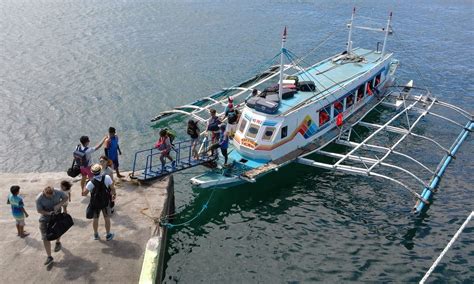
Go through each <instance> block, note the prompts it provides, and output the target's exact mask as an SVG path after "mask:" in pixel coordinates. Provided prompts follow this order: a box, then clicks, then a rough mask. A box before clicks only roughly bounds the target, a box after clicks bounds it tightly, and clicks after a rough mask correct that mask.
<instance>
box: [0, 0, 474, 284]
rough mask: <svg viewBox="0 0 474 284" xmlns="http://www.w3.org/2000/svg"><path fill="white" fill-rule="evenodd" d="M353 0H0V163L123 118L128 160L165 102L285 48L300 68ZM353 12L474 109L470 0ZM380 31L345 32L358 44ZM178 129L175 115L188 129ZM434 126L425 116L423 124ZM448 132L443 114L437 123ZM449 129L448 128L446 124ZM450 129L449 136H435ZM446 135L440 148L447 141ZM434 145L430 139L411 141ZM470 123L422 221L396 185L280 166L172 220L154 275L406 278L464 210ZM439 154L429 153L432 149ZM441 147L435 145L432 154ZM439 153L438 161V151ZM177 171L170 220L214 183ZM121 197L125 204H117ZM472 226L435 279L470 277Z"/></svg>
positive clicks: (45, 166)
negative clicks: (388, 28)
mask: <svg viewBox="0 0 474 284" xmlns="http://www.w3.org/2000/svg"><path fill="white" fill-rule="evenodd" d="M353 5H354V3H353V2H352V1H329V0H322V1H311V0H309V1H280V0H276V1H148V0H147V1H144V0H143V1H110V0H102V1H98V0H89V1H88V0H82V1H59V0H42V1H26V0H15V1H13V0H6V1H1V2H0V11H1V12H0V66H1V68H0V98H1V103H0V121H1V122H2V123H1V124H0V134H1V135H0V171H1V172H35V171H40V172H45V171H65V170H66V169H67V167H68V166H70V163H71V162H72V151H73V150H74V148H75V146H76V145H77V143H79V141H78V140H79V137H80V136H81V135H88V136H89V137H90V138H91V144H92V145H95V144H97V142H99V141H100V139H101V138H102V137H103V136H104V135H106V132H107V129H108V127H109V126H114V127H116V128H117V134H118V136H119V138H120V144H121V148H122V149H123V152H124V153H123V155H122V156H121V157H120V159H121V168H122V169H123V170H130V169H131V164H132V159H133V154H134V151H137V150H139V149H146V148H148V147H151V146H152V145H153V143H154V142H155V140H156V139H157V137H158V129H154V128H152V127H150V126H151V123H150V122H149V120H150V119H151V118H152V117H154V116H155V115H156V114H158V113H159V112H160V111H163V110H166V109H169V108H172V107H174V106H177V105H180V104H185V103H188V102H191V101H193V100H195V99H197V98H200V97H202V96H206V95H209V94H211V93H214V92H216V91H218V90H220V89H221V88H225V87H229V86H232V85H233V84H235V83H238V82H241V81H242V80H245V79H247V78H250V77H251V76H253V75H254V74H255V73H256V72H258V71H262V70H263V69H264V68H265V67H267V66H266V64H267V63H268V60H269V59H271V58H272V57H273V56H274V55H275V54H277V53H278V51H279V47H280V37H281V32H282V30H283V27H284V26H287V27H288V40H287V47H288V49H290V50H291V51H293V52H294V53H295V54H297V55H300V56H304V55H305V54H306V53H307V52H308V51H311V50H312V49H313V48H314V47H315V46H317V45H318V44H319V43H321V42H323V41H325V40H326V39H328V40H327V41H326V42H325V44H324V45H322V46H321V47H320V48H318V49H316V50H314V51H312V53H311V54H310V55H309V56H308V57H307V58H306V59H305V61H306V62H307V63H308V64H312V63H314V62H316V61H317V60H320V59H324V58H326V57H328V56H331V55H333V54H335V53H337V52H341V51H342V50H344V49H345V42H346V40H347V28H346V26H345V24H346V23H347V22H348V19H349V18H350V13H351V10H352V6H353ZM355 5H356V6H357V16H358V17H356V21H357V22H356V24H358V25H364V24H365V25H370V26H374V27H381V26H385V24H386V19H387V16H388V14H389V12H390V11H393V13H394V16H393V30H394V35H393V36H391V37H389V41H388V45H387V50H388V51H389V52H394V53H395V57H396V58H397V59H399V60H400V62H401V66H400V68H399V71H398V75H399V77H400V80H399V81H400V82H405V81H407V80H409V79H414V80H415V85H418V86H419V85H422V86H427V87H428V88H429V89H430V90H431V91H432V93H433V94H434V95H436V96H438V97H439V98H441V99H442V100H444V101H447V102H450V103H453V104H456V105H459V106H463V107H465V108H466V109H468V110H469V111H471V112H472V111H473V110H474V105H473V102H474V98H473V90H474V87H473V86H474V84H473V79H472V78H473V75H474V74H473V71H472V70H474V68H473V67H474V64H473V57H472V46H473V44H474V36H473V29H472V27H473V26H474V25H473V20H472V19H473V16H474V12H473V3H472V1H453V2H451V1H441V0H437V1H416V2H413V1H411V2H410V1H375V0H364V1H357V3H355ZM382 40H383V35H382V34H374V33H370V32H361V31H355V32H354V37H353V41H354V47H357V46H361V47H367V48H376V42H377V41H382ZM183 127H184V125H183ZM428 128H429V127H427V129H428ZM430 128H433V129H434V130H439V131H438V133H439V136H440V137H441V138H442V139H443V141H448V142H449V141H453V140H454V138H455V135H456V132H457V131H450V132H448V133H447V134H449V135H447V134H446V135H444V134H443V133H445V131H444V124H442V123H440V122H439V121H435V122H432V123H431V125H430ZM453 135H454V136H453ZM445 136H446V137H445ZM446 146H448V145H446ZM402 149H403V150H406V151H410V150H413V149H415V150H416V152H418V154H421V155H422V156H425V157H426V156H427V157H430V156H429V155H430V154H429V153H432V152H433V151H436V149H435V148H434V147H433V146H432V145H430V144H428V143H424V142H420V141H411V144H409V145H405V146H403V147H402ZM472 149H473V142H472V135H471V136H469V137H468V139H467V142H466V143H465V144H464V145H463V146H462V147H461V149H460V152H459V154H458V155H457V158H456V160H454V161H453V163H452V164H451V165H450V167H449V168H448V170H447V172H446V175H445V177H444V178H443V180H442V181H441V185H440V192H439V193H438V194H437V195H436V199H435V201H434V205H433V206H431V208H430V210H429V211H428V213H427V214H426V215H424V216H423V217H418V218H417V217H414V216H412V215H411V213H410V210H411V207H412V205H413V202H414V201H413V198H412V196H411V195H410V194H408V193H407V192H406V191H405V190H403V189H402V188H400V187H398V186H397V185H395V184H392V183H390V182H386V181H381V180H376V179H373V178H365V177H357V176H351V175H346V174H340V173H333V172H327V171H323V170H317V169H313V168H308V167H305V166H301V165H291V166H288V167H286V168H284V169H282V170H281V171H279V172H278V173H275V174H271V175H269V176H267V177H265V178H263V179H262V180H260V181H259V182H258V183H256V184H251V185H243V186H239V187H236V188H233V189H228V190H218V191H215V192H214V194H213V196H212V198H211V200H210V201H209V208H208V209H207V210H205V211H204V213H203V214H202V215H201V216H200V217H199V218H198V219H196V220H195V221H194V222H192V223H191V224H190V225H188V226H185V227H178V228H174V229H171V230H170V238H169V246H168V248H167V256H166V271H165V275H164V280H165V281H166V282H169V283H173V282H176V281H177V282H183V283H195V282H213V283H216V282H222V281H224V280H225V281H227V282H239V283H256V282H259V283H272V282H276V283H281V282H292V283H295V282H305V283H306V282H318V281H321V282H367V281H375V282H392V281H393V282H416V281H419V280H420V279H421V278H422V276H423V275H424V273H425V272H426V271H427V270H428V268H429V267H430V265H431V264H432V262H433V261H434V260H435V259H436V257H437V256H438V255H439V253H440V252H441V250H442V249H443V248H444V247H445V245H446V244H447V243H448V242H449V240H450V238H451V237H452V235H453V234H454V232H455V231H456V230H457V229H458V228H459V226H460V224H461V223H462V222H463V220H464V219H465V218H466V216H467V215H468V214H469V212H470V211H471V210H472V209H473V202H472V200H473V189H474V186H473V183H474V179H473V177H472V172H473V170H474V163H473V162H472V161H473V158H474V155H473V154H472V153H473V151H472ZM438 154H439V153H438ZM437 157H438V158H439V157H440V156H439V155H438V156H437ZM433 160H435V159H434V158H433ZM201 172H202V169H194V170H188V171H187V172H184V173H182V174H177V175H175V180H176V181H177V185H176V203H177V206H178V211H179V212H180V214H179V215H178V219H177V220H176V221H181V222H184V221H186V220H188V219H190V218H192V217H193V216H195V215H196V214H197V213H198V212H199V211H200V210H201V208H202V205H203V204H204V203H205V202H207V201H208V200H209V197H210V195H211V192H212V191H211V190H204V191H198V190H192V189H191V187H190V185H189V184H188V178H190V177H192V176H193V175H195V174H199V173H201ZM118 206H120V205H119V204H118ZM473 234H474V229H473V225H472V224H470V225H469V226H468V227H467V228H466V229H465V231H464V233H463V234H462V235H461V237H460V238H459V239H458V241H457V242H456V243H455V244H454V246H453V247H452V249H451V250H450V251H449V253H448V254H446V256H445V258H444V259H443V260H442V262H441V263H440V265H439V267H438V268H437V269H436V270H435V271H434V273H433V275H432V277H431V278H430V280H435V281H437V282H465V283H469V282H472V281H474V273H473V271H474V267H473V263H474V249H473V248H474V246H473Z"/></svg>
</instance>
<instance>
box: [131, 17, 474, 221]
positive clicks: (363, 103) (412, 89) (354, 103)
mask: <svg viewBox="0 0 474 284" xmlns="http://www.w3.org/2000/svg"><path fill="white" fill-rule="evenodd" d="M354 16H355V8H354V9H353V11H352V16H351V19H350V22H349V23H348V28H349V33H348V40H347V45H346V47H345V49H344V50H343V51H342V52H339V53H337V54H335V55H334V56H331V57H329V58H326V59H324V60H322V61H320V62H317V63H315V64H312V65H310V66H309V67H303V66H302V63H303V62H304V58H300V57H297V56H296V55H295V54H293V53H292V52H291V51H289V50H288V49H287V48H286V46H285V45H286V40H287V36H288V30H287V28H286V27H285V28H284V31H283V33H282V38H281V49H280V52H279V54H278V55H277V56H276V57H279V59H280V60H279V61H280V62H279V64H278V65H272V66H270V67H269V68H268V69H267V70H265V71H263V72H261V73H260V74H257V75H255V76H254V77H252V78H250V79H248V80H245V81H244V82H241V83H239V84H237V85H236V86H234V87H231V88H228V89H224V90H222V91H220V92H218V93H216V94H213V95H211V96H208V97H204V98H202V99H200V100H197V101H195V102H193V103H191V104H188V105H184V106H180V107H176V108H175V109H173V110H170V111H164V112H162V113H160V114H158V115H157V116H156V117H154V118H153V119H152V121H153V122H155V123H162V122H163V121H164V120H166V119H169V118H172V117H176V116H185V117H190V118H193V119H195V120H197V121H198V122H201V123H206V121H207V118H208V111H209V109H211V108H218V109H219V113H220V114H221V115H222V113H223V109H224V107H225V106H226V105H227V100H228V98H229V97H232V98H233V99H234V101H236V103H235V105H236V108H237V109H239V110H240V117H239V120H238V123H237V125H236V130H235V133H233V139H232V143H231V150H230V152H229V160H230V161H231V162H230V163H229V165H218V166H217V168H213V169H209V170H208V171H207V172H205V173H204V174H201V175H198V176H195V177H193V178H191V179H190V182H191V184H192V185H193V186H194V187H196V188H216V187H219V188H228V187H231V186H235V185H238V184H242V183H247V182H251V183H254V182H257V180H258V179H260V178H261V177H262V176H265V175H267V174H271V173H273V172H275V171H278V170H279V169H280V168H281V167H284V166H287V165H289V164H291V163H300V164H303V165H308V166H312V167H316V168H322V169H327V170H332V171H342V172H345V173H351V174H359V175H365V176H372V177H377V178H382V179H387V180H390V181H392V182H394V183H396V184H398V185H399V186H400V187H402V188H404V189H406V190H408V191H409V192H410V193H411V194H412V195H413V196H414V198H415V199H416V203H415V206H414V211H416V212H417V213H419V212H421V211H422V210H423V209H425V208H426V207H427V205H429V204H430V200H431V198H432V193H433V192H434V191H435V189H436V188H437V186H438V184H439V180H440V178H441V176H442V175H443V174H444V171H445V169H446V167H447V164H449V162H450V161H451V159H452V157H454V155H455V153H456V152H457V150H458V149H459V147H460V145H461V144H462V143H463V141H464V140H465V139H466V138H467V135H468V133H470V132H472V128H473V126H474V124H473V119H472V114H470V113H469V112H467V111H465V110H463V109H461V108H459V107H457V106H454V105H450V104H447V103H444V102H441V101H439V100H438V99H437V98H435V97H434V96H433V95H432V94H431V92H430V91H429V90H427V89H424V88H418V87H416V86H414V82H413V81H409V82H408V83H406V84H403V85H398V84H397V81H396V71H397V68H398V66H399V61H398V60H397V59H395V58H394V54H393V53H390V52H387V48H386V47H387V39H388V37H389V35H391V34H392V33H393V29H392V26H391V21H392V13H390V15H389V17H388V20H387V23H386V25H385V26H384V27H382V28H374V27H365V26H356V25H354ZM355 29H362V30H368V31H374V32H381V33H383V34H384V39H383V43H382V45H381V48H379V46H380V45H379V44H378V43H377V45H376V47H377V48H376V49H366V48H361V47H358V48H354V47H353V42H352V34H353V31H354V30H355ZM379 107H385V108H391V109H393V110H394V113H393V116H392V117H391V118H390V119H389V120H388V121H387V122H385V123H383V124H376V123H370V122H367V120H366V118H367V117H368V116H369V115H370V113H372V112H373V111H374V110H376V109H377V108H379ZM434 107H443V108H446V109H448V110H450V111H453V112H455V113H456V114H458V115H460V116H461V117H462V118H463V119H467V120H468V122H467V124H460V123H458V122H456V121H454V120H453V119H451V118H448V117H446V116H443V115H441V114H437V113H436V112H433V110H432V108H434ZM413 113H415V114H416V115H417V116H416V117H414V118H413V119H410V116H411V115H412V114H413ZM409 114H410V115H409ZM427 115H432V116H435V117H437V118H440V119H442V120H443V121H444V122H447V123H450V124H454V125H455V126H456V127H457V126H461V127H462V131H461V133H460V135H459V137H458V138H457V139H456V140H455V141H454V143H453V145H452V146H451V147H450V148H447V147H444V146H442V145H441V144H440V143H438V142H437V141H435V140H434V139H432V138H429V137H427V136H424V135H421V134H416V133H415V132H414V129H415V127H416V126H417V125H418V123H419V122H420V121H421V120H422V119H423V118H424V117H425V116H427ZM405 117H406V120H407V123H405V124H403V123H402V124H400V123H398V124H394V123H395V122H397V121H399V120H400V119H405ZM357 127H364V128H366V129H370V130H371V131H373V132H372V133H369V134H368V136H367V137H365V138H361V139H359V141H358V142H356V141H355V140H354V134H355V133H356V131H355V128H357ZM387 133H396V134H397V135H399V136H401V138H400V139H396V140H395V142H394V143H393V145H392V146H388V147H387V146H380V145H374V144H371V143H370V142H371V141H373V139H374V138H375V137H377V136H380V135H384V134H387ZM409 136H411V137H413V136H414V137H417V138H419V139H424V140H427V141H429V142H430V143H433V144H434V145H436V147H438V148H439V149H440V150H441V151H442V152H443V153H445V156H444V157H443V158H442V160H441V162H440V164H439V165H438V167H437V168H436V169H431V168H430V167H428V166H426V165H425V164H423V163H421V162H419V161H418V160H417V159H416V158H414V157H412V156H410V155H407V154H404V153H401V152H399V151H397V149H396V147H397V146H398V145H399V144H400V143H401V142H403V141H404V140H405V139H406V138H407V137H409ZM330 144H338V145H342V146H344V147H347V149H348V150H347V151H346V152H345V153H336V152H331V151H327V150H325V147H327V146H328V145H330ZM209 145H210V142H209V137H208V133H203V139H202V140H201V142H200V153H201V156H200V158H199V159H197V160H196V159H192V158H191V144H190V142H189V141H182V142H180V143H179V145H178V146H175V150H176V160H177V165H175V166H174V167H169V166H166V167H163V168H162V169H158V168H157V167H158V166H156V165H154V164H153V157H155V159H154V160H155V161H156V160H157V159H156V155H159V151H156V150H154V149H147V150H143V151H141V152H137V154H136V156H135V160H134V166H133V173H135V172H137V173H138V174H137V175H136V177H138V178H139V179H142V180H147V179H153V178H159V177H162V176H165V175H168V174H171V173H174V172H177V171H180V170H185V169H188V168H190V167H194V166H199V165H209V164H210V163H212V162H214V163H215V162H216V161H219V160H220V159H219V157H218V156H217V155H214V156H210V155H208V154H206V153H207V152H208V148H209ZM361 150H364V151H366V152H367V151H372V152H374V153H377V155H378V156H377V155H373V156H364V155H362V154H360V151H361ZM140 153H142V154H143V153H144V155H145V156H144V157H143V158H142V161H145V160H146V161H145V162H142V163H144V165H145V166H142V167H137V163H138V162H137V161H138V160H139V154H140ZM314 155H320V156H325V157H327V158H330V159H335V162H334V163H327V162H321V161H318V160H317V159H314V158H312V157H313V156H314ZM393 155H395V156H399V157H403V158H406V159H408V160H409V161H411V162H412V163H414V164H415V165H417V166H419V167H421V168H422V169H423V170H426V171H428V172H429V173H430V176H429V180H427V179H426V178H425V179H423V178H420V177H418V176H417V175H415V174H414V173H413V172H411V171H408V170H406V169H405V168H404V167H403V166H397V165H394V164H390V163H388V162H387V158H388V157H389V156H390V157H391V156H393ZM145 157H146V158H145ZM357 163H359V164H362V165H363V166H360V165H359V166H356V165H355V164H357ZM218 164H219V163H218ZM382 167H386V168H389V170H396V171H400V172H401V173H403V174H404V175H405V176H407V177H409V178H411V179H413V180H414V181H415V182H416V183H421V185H422V186H421V187H422V189H423V190H422V193H421V194H418V193H417V191H416V189H415V188H416V187H419V185H415V186H413V185H411V184H408V183H407V182H405V181H404V180H403V181H402V180H400V179H397V178H394V177H392V176H391V175H390V174H382V173H380V172H379V171H378V169H379V168H382Z"/></svg>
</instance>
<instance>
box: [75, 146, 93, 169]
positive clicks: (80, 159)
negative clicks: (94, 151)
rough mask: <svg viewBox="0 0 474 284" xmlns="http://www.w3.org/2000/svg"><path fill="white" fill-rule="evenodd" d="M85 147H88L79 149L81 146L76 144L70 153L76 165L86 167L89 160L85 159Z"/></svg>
mask: <svg viewBox="0 0 474 284" xmlns="http://www.w3.org/2000/svg"><path fill="white" fill-rule="evenodd" d="M87 149H88V147H85V148H84V149H83V150H81V146H80V145H77V147H76V150H75V151H74V152H73V153H72V155H73V156H74V161H75V162H76V165H78V166H80V167H87V166H88V165H89V161H88V160H87V155H86V151H87Z"/></svg>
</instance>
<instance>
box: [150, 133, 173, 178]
mask: <svg viewBox="0 0 474 284" xmlns="http://www.w3.org/2000/svg"><path fill="white" fill-rule="evenodd" d="M171 147H172V145H171V141H170V138H169V137H168V132H167V131H166V129H162V130H161V131H160V139H158V141H157V142H156V143H155V148H157V149H158V150H159V151H160V161H161V171H165V170H166V168H165V164H166V159H167V158H168V159H169V160H170V161H171V167H172V168H174V167H176V161H174V160H173V158H171V156H170V151H171Z"/></svg>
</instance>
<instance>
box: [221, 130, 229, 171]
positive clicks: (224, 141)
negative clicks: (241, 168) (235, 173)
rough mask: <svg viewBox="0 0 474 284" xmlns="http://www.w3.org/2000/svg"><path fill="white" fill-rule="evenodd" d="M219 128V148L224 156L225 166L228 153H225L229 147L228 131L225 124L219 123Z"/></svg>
mask: <svg viewBox="0 0 474 284" xmlns="http://www.w3.org/2000/svg"><path fill="white" fill-rule="evenodd" d="M220 129H221V133H220V137H219V147H220V148H221V153H222V156H224V166H227V160H228V157H229V154H228V153H227V149H228V148H229V133H228V132H227V131H226V125H225V124H221V126H220Z"/></svg>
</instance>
